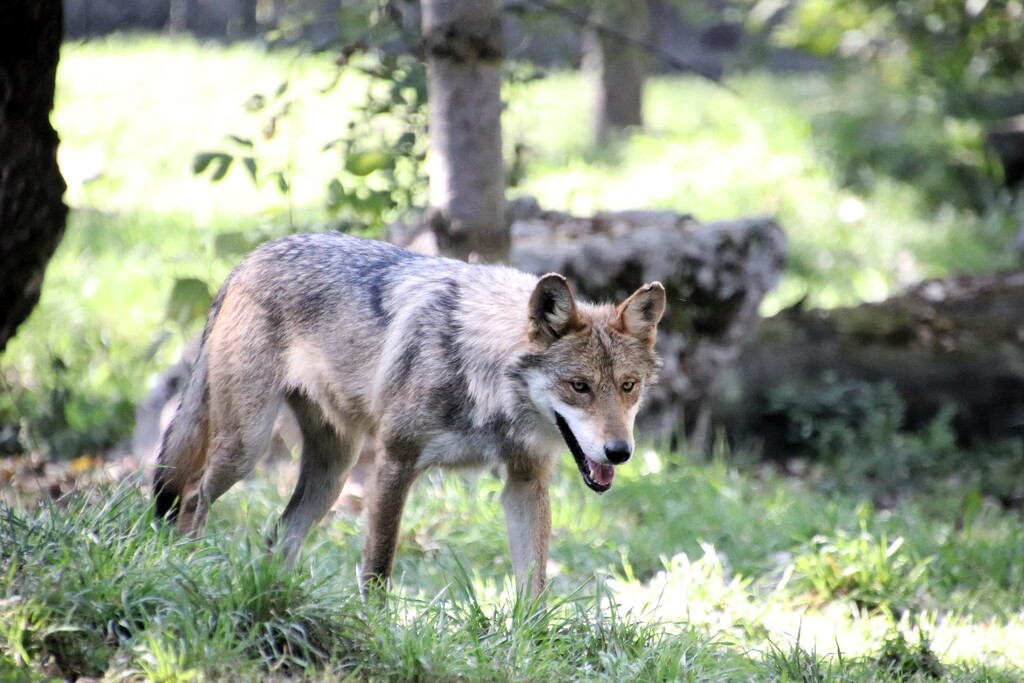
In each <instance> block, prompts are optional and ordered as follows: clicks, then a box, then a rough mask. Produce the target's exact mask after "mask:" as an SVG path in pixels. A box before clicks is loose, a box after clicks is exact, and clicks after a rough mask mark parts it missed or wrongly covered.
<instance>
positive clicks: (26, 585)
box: [0, 454, 1024, 681]
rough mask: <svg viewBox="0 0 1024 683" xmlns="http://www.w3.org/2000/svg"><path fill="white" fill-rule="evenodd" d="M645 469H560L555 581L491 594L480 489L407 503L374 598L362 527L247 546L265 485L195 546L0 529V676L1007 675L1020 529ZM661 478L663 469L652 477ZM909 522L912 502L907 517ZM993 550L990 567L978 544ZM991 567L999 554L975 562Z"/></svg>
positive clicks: (75, 513) (273, 493)
mask: <svg viewBox="0 0 1024 683" xmlns="http://www.w3.org/2000/svg"><path fill="white" fill-rule="evenodd" d="M658 461H659V458H658V457H657V456H655V455H654V454H647V455H646V456H645V459H644V462H645V463H646V464H643V463H641V462H638V463H635V464H631V465H630V466H628V467H624V468H622V471H621V476H620V477H618V478H617V479H616V486H615V488H614V489H613V491H612V492H611V493H610V494H609V495H607V496H602V497H600V498H598V497H597V496H594V495H592V494H590V493H589V492H587V491H586V490H585V489H584V487H582V486H581V485H580V483H579V481H578V476H577V475H575V473H574V472H573V471H572V468H571V467H570V465H571V463H566V466H565V467H564V468H563V470H562V472H561V475H560V477H559V478H558V480H557V482H556V484H555V490H554V491H553V500H554V501H555V502H554V533H553V546H552V563H551V565H552V566H551V568H550V569H551V573H552V575H553V581H552V585H551V588H550V590H549V592H548V595H547V597H546V602H545V603H544V604H541V605H535V604H527V603H525V602H523V601H519V600H517V599H516V596H515V591H514V590H513V588H512V586H511V582H510V579H509V577H508V573H509V562H508V558H507V550H506V547H505V536H504V527H503V522H502V519H501V517H500V513H499V510H500V505H499V504H498V501H497V497H498V494H499V483H498V482H497V481H496V480H494V479H493V478H492V477H490V476H483V477H482V478H480V479H479V480H478V481H475V482H473V481H469V482H467V481H466V480H464V479H462V478H460V477H458V476H448V477H444V478H442V477H439V476H436V477H427V478H425V479H424V480H423V481H421V482H420V483H419V484H418V485H417V486H416V488H415V489H414V491H413V494H412V496H411V499H410V501H409V504H408V508H407V510H406V514H405V523H404V525H403V531H402V536H401V544H400V549H399V553H398V558H397V563H396V571H395V576H396V589H395V592H394V593H393V595H392V597H391V599H389V600H388V602H387V603H386V604H380V603H378V602H370V603H364V602H363V601H362V600H361V599H360V597H359V592H358V586H357V583H356V578H355V567H356V565H357V563H358V558H359V553H360V545H361V538H362V533H363V522H362V519H361V518H360V517H357V516H355V515H353V514H352V513H349V512H344V511H339V512H337V513H335V514H334V515H332V517H331V518H330V519H329V521H328V522H327V523H325V524H324V525H322V526H321V527H320V528H319V529H318V530H317V531H316V532H315V533H314V535H313V537H312V538H311V540H310V542H309V543H308V544H307V548H306V552H305V554H304V555H303V557H302V559H301V561H300V563H299V567H298V568H297V569H296V570H295V571H293V572H290V571H288V570H286V569H284V568H283V567H282V566H281V565H280V563H279V562H278V561H277V558H276V556H274V555H272V554H270V553H268V552H267V551H266V550H265V549H264V544H263V541H262V538H263V537H264V536H265V534H266V532H267V529H268V528H269V526H270V524H271V523H272V521H273V519H274V518H275V517H276V515H277V514H278V513H279V512H280V510H281V509H282V508H283V505H284V502H285V497H284V496H282V495H281V493H280V492H278V491H277V489H276V487H275V486H274V485H272V484H271V480H274V481H277V480H279V477H277V476H274V477H273V478H266V477H260V478H257V479H255V480H251V481H249V482H247V483H245V484H243V485H240V486H239V487H236V489H234V490H233V491H231V492H230V493H229V494H228V495H227V496H226V497H225V498H224V499H223V500H222V501H220V502H218V504H217V505H216V506H215V507H214V510H213V516H212V518H211V524H210V528H209V530H208V534H207V537H206V538H204V539H202V540H200V541H197V542H193V541H187V540H182V539H177V538H174V537H173V534H171V533H169V532H168V530H167V529H165V528H163V527H162V526H160V525H157V524H154V523H153V521H152V519H151V515H150V513H149V510H148V505H147V502H146V499H145V496H144V495H142V494H141V493H140V491H139V489H138V487H137V483H136V482H134V481H132V480H129V481H127V482H123V483H121V484H120V485H117V486H114V487H100V488H93V489H90V490H83V491H77V492H75V493H73V494H70V495H69V496H68V497H66V498H65V499H62V500H61V501H58V502H57V503H46V504H42V505H41V506H39V507H34V508H33V507H21V506H16V507H14V508H9V509H5V510H2V511H0V625H2V626H0V673H2V672H4V671H9V672H12V675H13V673H14V672H17V674H18V675H20V676H22V677H23V678H24V680H37V679H41V678H43V677H45V676H46V675H52V674H54V673H55V672H56V671H58V670H59V671H60V672H61V673H62V674H63V675H65V676H68V675H73V674H79V675H93V676H96V675H101V674H104V673H105V675H106V677H107V679H108V680H128V679H132V680H134V679H137V678H139V677H140V676H141V677H143V678H146V679H149V680H195V679H203V678H209V679H219V678H231V677H232V676H239V675H243V676H247V677H261V678H265V679H271V680H277V679H282V678H288V677H294V676H312V677H313V678H315V679H330V680H337V679H341V678H345V677H346V676H348V677H351V678H354V679H355V680H472V681H475V680H508V681H511V680H517V681H518V680H608V681H613V680H614V681H617V680H695V681H701V680H706V681H726V680H730V681H776V680H821V681H871V680H879V679H887V678H889V677H890V676H891V675H892V674H890V673H888V672H889V671H890V669H891V670H894V671H895V670H897V669H898V670H900V671H902V672H903V673H902V674H900V675H892V676H893V677H894V678H895V679H896V680H929V679H930V678H929V676H930V674H929V673H928V672H929V671H931V672H934V671H941V672H942V680H950V681H989V680H995V681H1002V680H1005V681H1010V680H1017V679H1019V677H1020V676H1022V675H1024V648H1022V647H1021V642H1024V641H1022V640H1021V638H1020V635H1021V634H1022V632H1024V620H1022V617H1021V614H1022V613H1024V612H1022V609H1024V573H1022V572H1021V571H1019V570H1012V571H1005V570H1004V571H1003V572H1001V573H1000V572H993V571H992V566H993V564H995V563H997V562H998V563H1003V564H1006V565H1016V566H1017V567H1020V566H1022V563H1021V562H1020V555H1021V554H1022V553H1024V527H1022V524H1021V521H1020V519H1019V518H1018V517H1017V516H1016V515H1008V514H1006V513H1003V512H1001V511H1000V510H998V509H997V508H995V507H990V506H985V507H984V508H983V509H982V510H981V511H980V512H979V514H978V516H977V518H976V519H975V520H974V522H973V524H972V525H971V526H970V527H968V528H957V521H956V520H957V517H958V513H959V510H958V507H957V505H956V501H955V500H954V499H953V497H949V500H950V501H951V502H950V503H949V504H948V505H946V506H944V507H942V509H939V510H936V509H935V506H934V505H932V504H927V505H925V504H923V503H925V502H926V501H924V498H926V497H927V496H920V497H918V496H915V495H913V494H910V495H908V497H907V498H906V500H904V502H902V503H901V504H900V505H899V506H897V507H895V508H893V509H890V510H876V509H874V508H872V507H870V506H866V505H864V504H861V503H858V502H857V499H856V498H854V497H850V496H847V495H844V494H829V495H825V494H822V493H820V492H818V491H816V490H813V489H811V488H809V487H807V486H806V483H805V482H801V481H799V480H792V479H786V478H782V477H779V476H777V475H774V474H767V473H765V472H760V473H758V472H757V471H745V470H737V469H735V468H733V467H730V466H728V465H727V464H725V463H724V462H722V461H718V462H716V463H712V464H709V465H694V464H690V463H689V462H688V461H687V460H686V459H685V458H681V457H680V456H673V457H672V461H673V462H672V464H671V465H670V464H669V463H660V465H661V467H660V469H659V462H658ZM654 469H658V471H653V470H654ZM925 508H927V509H928V511H927V512H925ZM996 548H998V549H1001V550H994V549H996ZM993 552H995V553H996V557H992V556H990V555H991V553H993Z"/></svg>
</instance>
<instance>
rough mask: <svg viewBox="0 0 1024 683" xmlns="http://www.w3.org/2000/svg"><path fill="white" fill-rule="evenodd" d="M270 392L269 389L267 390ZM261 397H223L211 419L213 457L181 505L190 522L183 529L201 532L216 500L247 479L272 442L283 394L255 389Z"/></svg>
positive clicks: (193, 532)
mask: <svg viewBox="0 0 1024 683" xmlns="http://www.w3.org/2000/svg"><path fill="white" fill-rule="evenodd" d="M268 393H269V392H268ZM254 396H256V397H258V400H255V401H252V400H251V401H250V402H249V403H246V404H237V403H232V402H230V401H228V400H226V399H225V400H224V401H223V405H222V406H221V408H220V410H218V411H216V412H215V414H214V415H213V416H212V420H211V438H210V459H209V462H208V463H207V466H206V471H205V472H203V478H202V480H201V481H200V482H199V485H198V487H197V488H196V494H195V495H194V496H192V497H191V498H189V499H186V500H185V501H184V503H183V505H182V509H183V512H185V513H186V514H185V519H187V520H188V522H187V526H182V525H179V529H180V530H181V531H183V532H187V533H190V534H191V535H192V536H200V535H201V534H202V533H203V529H204V528H205V527H206V517H207V515H208V514H209V512H210V506H211V505H213V503H214V501H216V500H217V499H218V498H220V497H221V496H222V495H224V494H225V493H226V492H227V490H228V489H230V488H231V487H232V486H234V485H235V484H237V483H238V482H240V481H241V480H242V479H245V478H246V477H247V476H249V474H251V473H252V471H253V470H254V469H255V468H256V463H258V462H259V460H260V458H261V457H262V456H263V454H264V453H266V452H267V447H268V446H269V445H270V437H271V435H272V434H273V428H274V419H275V418H276V417H277V412H278V410H279V409H280V407H281V400H282V399H281V397H279V396H274V395H268V394H262V393H254Z"/></svg>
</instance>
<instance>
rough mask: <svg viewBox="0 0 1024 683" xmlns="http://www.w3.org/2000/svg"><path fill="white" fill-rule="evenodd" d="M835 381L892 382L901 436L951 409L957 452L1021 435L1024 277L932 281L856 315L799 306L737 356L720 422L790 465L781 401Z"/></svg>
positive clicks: (769, 323)
mask: <svg viewBox="0 0 1024 683" xmlns="http://www.w3.org/2000/svg"><path fill="white" fill-rule="evenodd" d="M825 373H828V374H830V375H831V376H833V377H835V378H836V379H838V380H843V381H849V380H853V381H858V382H868V383H874V382H883V381H885V382H889V383H891V384H892V386H893V388H894V389H895V390H896V391H897V392H898V393H899V395H900V397H901V398H902V399H903V402H904V403H905V404H906V415H905V425H904V426H905V427H906V428H907V429H910V430H914V429H917V428H920V427H923V426H925V425H926V424H928V422H930V421H931V420H932V419H933V418H935V416H936V415H937V414H938V413H939V411H940V410H941V409H942V408H944V407H945V406H950V407H952V408H953V409H955V410H956V414H955V416H954V418H953V420H952V426H953V428H954V430H955V432H956V434H957V436H958V437H959V440H960V441H961V443H963V444H965V445H968V444H971V443H974V442H985V441H989V440H993V439H1002V438H1007V437H1014V436H1019V435H1020V434H1022V433H1024V271H1011V272H1005V273H996V274H990V275H976V276H966V275H965V276H957V277H951V278H947V279H944V280H932V281H928V282H925V283H923V284H921V285H918V286H917V287H915V288H914V289H912V290H911V291H909V292H906V293H905V294H901V295H899V296H894V297H892V298H890V299H887V300H886V301H882V302H879V303H873V304H863V305H861V306H857V307H853V308H838V309H832V310H804V309H803V308H801V307H794V308H791V309H788V310H785V311H783V312H781V313H779V314H778V315H776V316H773V317H771V318H767V319H765V320H763V321H762V322H761V325H760V326H759V328H758V331H757V333H756V334H755V335H753V336H752V337H751V338H750V340H749V341H748V343H747V345H746V346H745V348H744V350H743V352H742V353H741V354H740V358H739V362H738V363H737V364H736V366H735V367H734V376H733V377H731V378H730V379H728V380H727V381H726V382H725V384H726V385H728V386H730V387H731V390H730V392H729V394H730V396H729V397H727V398H725V399H724V400H723V401H722V402H721V403H722V405H720V406H719V408H720V412H719V417H720V418H723V419H724V421H725V422H726V424H727V426H728V427H729V432H730V435H731V436H733V437H735V438H738V439H739V440H741V441H742V440H744V439H746V438H753V439H755V440H758V441H762V442H763V443H764V447H765V455H766V456H767V457H769V458H773V459H777V458H784V457H788V456H789V455H792V454H793V448H792V447H793V445H794V444H792V443H788V442H787V439H788V437H787V436H786V433H787V432H788V425H786V424H785V423H784V420H782V418H781V416H780V415H778V414H776V413H775V412H774V411H773V410H772V408H771V406H770V403H771V401H770V395H771V394H772V392H773V390H775V389H778V388H779V387H780V386H783V385H790V386H792V387H795V388H796V389H797V390H799V391H802V392H803V391H805V390H806V391H811V392H813V391H814V390H815V388H816V387H821V386H822V384H821V382H822V377H823V376H824V375H825Z"/></svg>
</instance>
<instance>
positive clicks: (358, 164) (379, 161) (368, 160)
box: [345, 149, 394, 176]
mask: <svg viewBox="0 0 1024 683" xmlns="http://www.w3.org/2000/svg"><path fill="white" fill-rule="evenodd" d="M393 165H394V159H392V158H391V155H390V154H388V153H387V152H384V151H382V150H379V149H378V150H370V151H369V152H357V153H356V154H352V155H351V156H349V157H348V158H347V159H346V160H345V170H346V171H348V172H349V173H351V174H352V175H357V176H367V175H370V174H371V173H373V172H374V171H379V170H381V169H384V168H390V167H393Z"/></svg>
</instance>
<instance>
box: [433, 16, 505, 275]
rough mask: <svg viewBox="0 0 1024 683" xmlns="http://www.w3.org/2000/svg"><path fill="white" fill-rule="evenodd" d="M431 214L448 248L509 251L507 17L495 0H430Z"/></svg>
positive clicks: (479, 254)
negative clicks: (504, 99) (504, 84)
mask: <svg viewBox="0 0 1024 683" xmlns="http://www.w3.org/2000/svg"><path fill="white" fill-rule="evenodd" d="M423 44H424V52H425V58H426V62H427V100H428V106H429V111H428V124H429V130H430V152H429V159H428V162H427V163H428V165H427V169H428V172H429V175H430V195H429V197H430V209H429V212H428V221H429V223H430V226H431V228H432V229H433V231H434V233H435V234H436V235H437V243H438V248H439V249H440V250H441V252H442V253H444V254H447V255H449V256H454V257H456V258H461V259H467V260H479V261H486V262H495V261H504V260H506V259H507V258H508V250H509V219H508V216H507V215H506V210H505V177H504V175H505V173H504V167H503V165H502V156H501V110H502V106H501V63H502V54H503V49H504V48H503V45H502V35H501V18H500V16H499V15H498V5H497V2H496V1H495V0H424V2H423Z"/></svg>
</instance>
